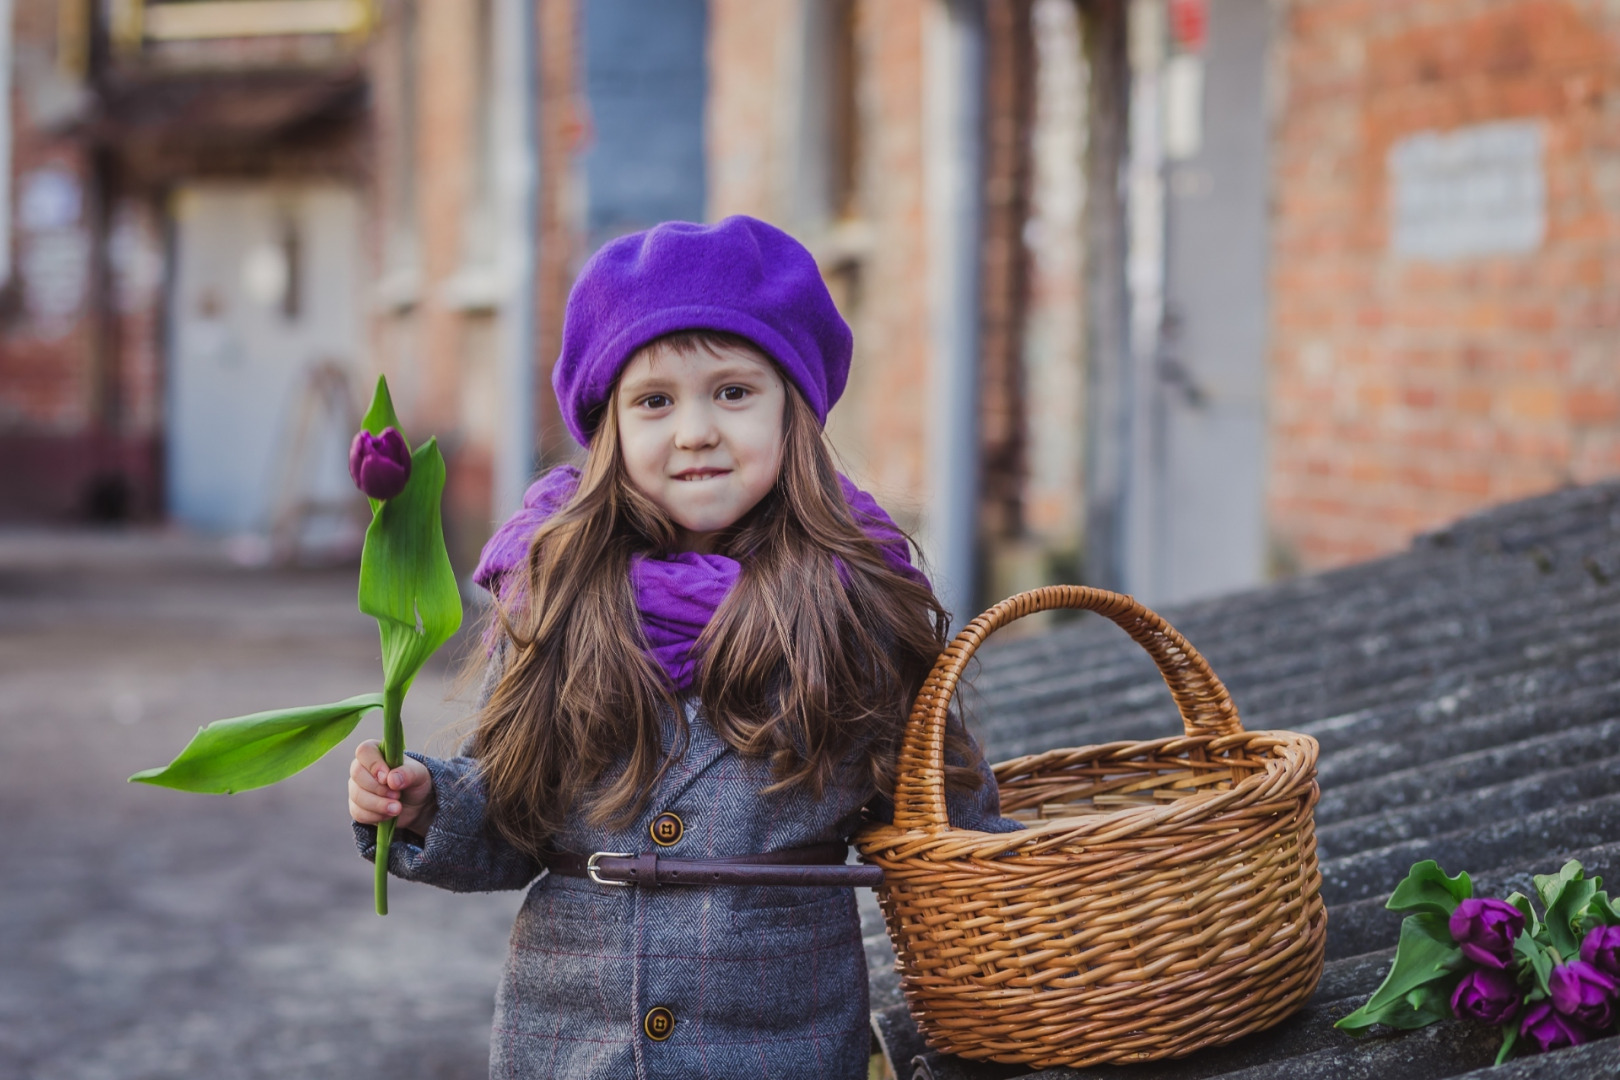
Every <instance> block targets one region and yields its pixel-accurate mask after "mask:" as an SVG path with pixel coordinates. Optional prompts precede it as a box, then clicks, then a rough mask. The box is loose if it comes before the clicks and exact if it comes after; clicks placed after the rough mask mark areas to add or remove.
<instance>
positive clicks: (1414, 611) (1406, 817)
mask: <svg viewBox="0 0 1620 1080" xmlns="http://www.w3.org/2000/svg"><path fill="white" fill-rule="evenodd" d="M1164 614H1165V615H1166V617H1167V618H1169V620H1170V621H1171V622H1172V623H1173V624H1174V625H1175V626H1176V627H1177V628H1178V629H1179V630H1181V631H1182V633H1184V634H1185V635H1186V637H1187V638H1188V640H1190V641H1191V642H1192V643H1193V644H1194V645H1196V646H1197V647H1198V648H1199V650H1200V651H1202V652H1203V653H1204V655H1205V656H1206V657H1208V658H1209V660H1210V663H1211V664H1212V665H1213V667H1214V668H1215V670H1216V672H1217V673H1219V674H1220V676H1221V677H1222V679H1223V680H1224V681H1225V682H1226V685H1227V686H1228V688H1229V689H1230V690H1231V692H1232V696H1233V699H1234V700H1235V701H1236V702H1237V705H1238V708H1239V710H1240V712H1241V713H1242V716H1243V718H1244V722H1245V724H1246V726H1248V727H1249V728H1251V729H1266V728H1283V729H1292V730H1296V731H1304V732H1307V733H1309V734H1311V735H1313V736H1315V737H1316V739H1317V740H1318V741H1319V742H1320V743H1321V747H1322V757H1321V760H1320V765H1319V770H1318V778H1319V780H1320V782H1321V786H1322V800H1321V802H1320V804H1319V805H1318V807H1317V811H1316V819H1317V825H1318V838H1319V841H1320V857H1321V860H1322V872H1323V879H1324V890H1323V891H1324V896H1325V897H1326V899H1327V901H1328V904H1329V909H1328V941H1327V955H1328V960H1329V963H1328V966H1327V969H1326V971H1325V972H1324V974H1323V978H1322V982H1321V983H1320V985H1319V987H1318V990H1317V993H1316V996H1315V997H1314V998H1313V999H1312V1000H1311V1002H1310V1003H1309V1004H1308V1005H1307V1006H1306V1007H1305V1008H1304V1009H1303V1010H1302V1011H1301V1012H1300V1013H1298V1014H1297V1015H1295V1016H1294V1017H1292V1018H1290V1019H1289V1020H1287V1021H1285V1022H1284V1023H1283V1024H1280V1025H1278V1026H1277V1027H1276V1028H1274V1029H1273V1030H1271V1031H1268V1032H1262V1033H1259V1034H1257V1035H1252V1036H1249V1037H1247V1038H1245V1039H1242V1040H1240V1041H1238V1042H1236V1043H1234V1044H1232V1045H1231V1046H1229V1047H1226V1048H1222V1049H1217V1050H1205V1051H1200V1052H1198V1053H1195V1054H1193V1055H1191V1056H1189V1057H1188V1058H1185V1059H1183V1060H1181V1061H1175V1062H1160V1063H1148V1064H1142V1065H1134V1066H1120V1067H1108V1068H1102V1069H1092V1070H1083V1071H1081V1072H1074V1071H1069V1070H1049V1071H1047V1072H1044V1073H1039V1074H1029V1073H1026V1072H1023V1071H1021V1070H1019V1069H1017V1068H1013V1069H1011V1070H1010V1071H1009V1070H1008V1069H1007V1067H1004V1066H994V1065H986V1064H980V1063H973V1062H966V1061H962V1060H959V1059H954V1058H950V1057H948V1056H946V1055H941V1054H937V1053H933V1052H926V1053H924V1054H922V1055H920V1056H918V1057H917V1058H915V1059H914V1069H915V1071H916V1075H917V1076H920V1077H928V1078H931V1080H982V1078H990V1077H1004V1076H1018V1075H1038V1076H1041V1077H1043V1078H1047V1080H1057V1078H1059V1077H1062V1078H1066V1080H1067V1078H1074V1077H1080V1076H1086V1077H1090V1076H1093V1075H1095V1076H1098V1077H1103V1076H1108V1077H1118V1078H1141V1080H1149V1078H1151V1080H1194V1078H1203V1077H1213V1076H1224V1077H1244V1078H1252V1080H1260V1078H1271V1077H1276V1078H1279V1080H1280V1078H1284V1077H1287V1078H1293V1077H1304V1076H1320V1077H1323V1078H1329V1077H1332V1078H1338V1077H1346V1078H1351V1077H1368V1078H1372V1077H1378V1078H1380V1080H1382V1078H1385V1077H1390V1078H1397V1077H1410V1078H1413V1080H1430V1078H1438V1077H1446V1076H1455V1075H1458V1074H1461V1073H1465V1072H1468V1071H1469V1070H1470V1069H1474V1068H1476V1067H1480V1066H1483V1065H1488V1064H1489V1062H1490V1061H1491V1060H1492V1058H1493V1057H1494V1055H1495V1051H1496V1035H1495V1033H1494V1032H1491V1031H1484V1030H1480V1029H1476V1028H1471V1027H1468V1026H1465V1025H1462V1024H1459V1023H1454V1022H1448V1023H1445V1024H1440V1025H1436V1026H1435V1027H1433V1028H1429V1029H1425V1030H1423V1031H1418V1032H1410V1033H1405V1034H1396V1033H1387V1032H1386V1033H1382V1034H1374V1035H1371V1036H1368V1037H1365V1038H1362V1039H1359V1040H1356V1039H1351V1038H1350V1037H1348V1036H1346V1035H1343V1034H1342V1033H1340V1032H1337V1031H1335V1030H1334V1029H1333V1028H1332V1026H1331V1024H1332V1022H1333V1020H1335V1019H1337V1018H1339V1017H1341V1016H1343V1015H1345V1014H1346V1013H1348V1012H1350V1011H1351V1010H1352V1009H1353V1008H1355V1007H1356V1006H1357V1005H1359V1004H1360V1003H1361V1002H1362V1001H1363V1000H1365V998H1366V996H1367V995H1368V994H1370V993H1371V992H1372V990H1373V989H1374V988H1375V987H1376V986H1377V984H1378V983H1379V982H1380V981H1381V980H1382V978H1383V975H1384V972H1385V971H1386V970H1387V967H1388V964H1389V961H1390V958H1391V956H1392V955H1393V952H1392V950H1393V947H1394V944H1395V940H1396V936H1397V934H1398V931H1399V924H1400V916H1398V915H1396V914H1394V913H1392V912H1390V911H1387V910H1385V908H1384V906H1383V905H1384V901H1385V899H1386V897H1387V896H1388V893H1389V890H1390V889H1391V888H1393V886H1394V885H1395V883H1396V882H1397V881H1399V880H1400V878H1401V877H1402V876H1404V875H1405V873H1406V870H1407V868H1408V867H1409V866H1410V865H1411V864H1412V863H1413V862H1416V861H1418V860H1420V859H1425V858H1434V859H1437V860H1438V861H1439V862H1440V864H1441V865H1442V866H1443V867H1445V868H1446V869H1447V870H1448V871H1449V872H1452V873H1455V872H1457V871H1458V870H1468V871H1469V872H1470V874H1471V875H1472V877H1473V879H1474V882H1475V888H1476V891H1477V893H1478V894H1479V895H1505V894H1506V893H1508V892H1510V891H1514V890H1519V891H1524V892H1529V891H1530V889H1531V881H1530V879H1531V876H1532V875H1533V874H1536V873H1547V872H1552V871H1555V870H1557V868H1558V867H1559V866H1560V865H1562V864H1563V862H1564V861H1565V860H1566V859H1568V858H1578V859H1580V860H1581V861H1582V863H1583V864H1584V865H1585V866H1586V867H1587V868H1588V870H1589V871H1590V872H1593V873H1596V874H1600V875H1603V876H1604V877H1606V878H1607V879H1608V881H1609V883H1610V884H1611V885H1616V884H1620V484H1615V483H1610V484H1602V485H1595V486H1592V487H1587V488H1573V489H1569V490H1566V491H1561V492H1558V493H1556V494H1553V495H1549V496H1546V497H1544V498H1539V499H1533V500H1528V501H1526V502H1522V503H1518V504H1514V505H1510V506H1505V507H1501V508H1498V509H1495V510H1491V511H1488V512H1486V513H1483V514H1480V515H1477V516H1475V517H1472V518H1469V519H1466V520H1464V521H1462V522H1459V523H1457V524H1456V525H1454V526H1452V527H1450V528H1448V529H1444V530H1441V531H1439V532H1437V533H1434V534H1432V535H1430V536H1427V537H1424V538H1422V539H1421V540H1420V541H1419V542H1418V543H1417V544H1416V545H1414V547H1413V549H1412V550H1411V551H1409V552H1406V553H1404V554H1401V555H1398V556H1394V557H1392V558H1387V559H1382V560H1379V561H1376V562H1371V563H1366V564H1363V565H1360V566H1355V567H1350V568H1347V569H1345V570H1342V571H1338V572H1335V573H1331V574H1322V575H1316V576H1312V577H1305V578H1299V579H1295V580H1292V581H1287V582H1282V583H1279V584H1277V585H1273V586H1271V587H1268V588H1264V589H1259V590H1255V591H1252V592H1248V593H1242V594H1238V595H1234V596H1228V597H1222V598H1219V599H1216V600H1211V601H1207V602H1203V603H1199V604H1193V605H1188V606H1186V607H1183V608H1180V609H1176V610H1170V611H1166V612H1165V613H1164ZM980 657H981V659H980V663H979V665H978V666H979V670H978V672H977V678H976V680H975V686H974V688H973V690H972V691H971V692H970V694H969V695H968V698H967V701H968V704H969V706H970V713H971V714H972V715H973V716H974V717H975V718H976V719H977V723H978V729H979V733H980V735H981V737H982V739H983V740H984V742H985V745H986V748H987V751H988V752H989V754H990V756H991V757H992V758H993V759H1000V758H1006V757H1011V756H1014V755H1018V754H1025V753H1034V752H1038V751H1041V750H1047V749H1051V748H1054V747H1060V746H1081V745H1086V744H1089V743H1101V742H1111V741H1114V740H1118V739H1147V738H1154V737H1158V736H1162V735H1168V734H1172V733H1174V732H1176V731H1177V730H1179V727H1180V723H1179V720H1178V718H1177V717H1176V715H1175V712H1174V709H1173V706H1172V705H1171V702H1170V698H1169V695H1168V693H1167V692H1166V691H1165V688H1164V685H1163V683H1162V682H1161V681H1160V680H1159V678H1158V675H1157V673H1156V672H1155V670H1154V669H1153V666H1152V664H1151V663H1150V662H1149V661H1148V660H1147V658H1146V656H1145V655H1144V654H1142V653H1141V651H1140V649H1139V648H1138V647H1137V646H1136V645H1135V644H1134V643H1132V642H1131V641H1130V640H1129V639H1128V638H1126V637H1125V635H1124V634H1122V633H1120V632H1119V631H1118V630H1117V629H1116V628H1115V627H1113V626H1112V625H1111V624H1108V623H1106V622H1104V621H1102V620H1101V619H1097V618H1093V617H1086V618H1082V619H1079V620H1076V621H1073V622H1070V623H1066V624H1063V625H1060V626H1058V627H1057V628H1055V629H1052V630H1050V631H1049V632H1046V633H1043V634H1041V635H1039V636H1034V637H1025V638H1023V639H1019V640H1003V639H1002V638H1001V636H999V635H998V637H997V638H995V639H992V640H991V642H990V643H989V644H988V645H987V646H986V647H985V649H984V650H982V652H981V654H980ZM872 951H873V952H874V954H875V953H877V952H879V951H880V950H877V949H875V948H874V949H873V950H872ZM886 960H887V958H885V961H886ZM885 977H887V978H891V979H892V976H885ZM874 1000H876V996H874ZM876 1026H877V1028H878V1030H879V1031H880V1033H882V1034H883V1037H885V1038H893V1039H895V1040H896V1049H899V1048H900V1047H901V1046H904V1047H909V1046H911V1045H913V1043H914V1040H915V1038H916V1037H917V1035H916V1030H915V1026H914V1025H913V1026H911V1027H910V1029H909V1030H908V1029H907V1028H906V1026H905V1025H904V1023H903V1008H902V1009H901V1010H897V1009H896V1007H895V1006H894V1005H892V1004H891V1005H888V1006H887V1011H886V1012H884V1013H883V1014H882V1022H881V1023H879V1024H877V1025H876ZM1617 1045H1620V1040H1616V1039H1613V1038H1610V1039H1607V1040H1604V1041H1601V1042H1599V1043H1596V1044H1593V1045H1592V1046H1591V1047H1586V1048H1581V1049H1580V1050H1578V1051H1572V1052H1565V1053H1564V1054H1561V1055H1551V1056H1549V1057H1547V1058H1545V1059H1538V1058H1527V1059H1522V1060H1521V1061H1519V1062H1517V1063H1511V1064H1510V1065H1509V1066H1507V1067H1505V1068H1504V1070H1503V1071H1502V1072H1500V1073H1493V1074H1492V1075H1500V1076H1502V1077H1504V1080H1514V1078H1515V1077H1518V1076H1520V1075H1521V1074H1522V1075H1523V1076H1524V1077H1526V1078H1529V1077H1537V1078H1539V1077H1542V1076H1548V1077H1551V1076H1559V1077H1564V1076H1569V1077H1583V1076H1598V1075H1603V1076H1612V1075H1614V1069H1615V1067H1614V1061H1615V1055H1616V1054H1617V1053H1620V1051H1616V1050H1615V1049H1614V1047H1615V1046H1617ZM1555 1062H1557V1063H1559V1064H1554V1063H1555ZM898 1075H901V1076H904V1075H905V1073H904V1072H903V1071H900V1072H899V1073H898Z"/></svg>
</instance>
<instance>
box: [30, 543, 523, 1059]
mask: <svg viewBox="0 0 1620 1080" xmlns="http://www.w3.org/2000/svg"><path fill="white" fill-rule="evenodd" d="M354 583H355V577H354V571H353V570H351V569H342V570H333V571H301V572H285V573H282V572H268V571H250V570H242V569H238V568H236V567H233V566H231V565H230V564H229V563H227V562H226V561H225V560H224V559H222V558H220V557H219V555H218V553H217V551H216V550H215V549H214V548H213V547H211V546H209V545H205V544H201V543H198V542H194V541H187V540H185V539H184V538H175V537H168V536H163V535H159V534H103V535H95V534H81V535H65V534H55V533H18V532H7V533H0V820H4V821H5V822H6V824H7V828H6V835H5V843H4V844H0V1077H4V1078H6V1080H11V1078H13V1077H15V1078H19V1080H22V1078H27V1080H158V1078H164V1080H168V1078H187V1080H190V1078H199V1077H208V1078H210V1080H227V1078H228V1080H260V1078H264V1080H269V1078H272V1077H274V1078H277V1080H284V1078H287V1077H299V1078H328V1077H330V1078H333V1080H338V1078H344V1080H347V1078H350V1077H354V1076H363V1075H373V1076H387V1077H389V1078H390V1080H407V1078H413V1080H414V1078H422V1080H427V1078H434V1080H449V1078H466V1080H473V1078H482V1077H483V1076H484V1075H485V1074H486V1071H487V1065H486V1062H487V1042H488V1028H489V1022H490V1016H491V1012H492V998H493V992H494V987H495V983H496V976H497V970H498V966H499V964H500V961H501V959H502V957H503V955H504V952H505V943H506V936H507V933H508V930H509V929H510V926H511V918H512V915H513V913H514V912H515V911H516V906H517V900H518V897H517V895H516V894H509V895H499V896H452V895H450V894H446V893H440V892H437V891H435V890H432V889H425V888H416V887H412V886H410V885H407V884H405V883H402V882H394V883H393V887H392V889H391V893H390V897H391V902H392V908H393V914H391V915H389V916H388V917H387V918H379V917H378V916H377V915H375V914H373V913H372V909H371V874H370V866H369V864H367V863H365V862H363V861H361V860H360V858H359V856H358V855H357V854H356V853H355V850H354V842H353V839H352V837H351V835H350V829H349V825H348V821H347V814H346V812H345V808H344V779H345V775H346V770H347V758H348V755H349V753H350V752H351V747H352V743H353V742H354V741H358V739H360V738H362V737H370V736H374V735H376V734H377V731H378V728H379V727H380V723H379V721H377V720H376V719H375V718H374V717H373V718H371V719H368V720H366V721H364V722H363V723H362V726H361V728H360V730H359V731H358V732H357V733H356V735H355V737H354V739H352V740H350V742H349V744H347V745H346V746H344V747H343V748H340V749H339V750H334V751H333V752H332V753H331V754H329V755H328V756H327V757H326V758H325V759H323V760H322V761H321V762H319V763H318V764H317V765H315V766H314V767H312V768H311V769H309V770H307V771H306V772H304V773H302V774H300V775H299V776H297V777H295V778H294V779H292V780H290V781H287V782H286V783H283V784H281V785H277V786H275V787H272V788H266V789H262V790H259V791H252V792H246V793H244V794H241V795H234V796H203V795H190V794H183V793H180V792H174V791H168V790H163V789H158V788H153V787H149V786H144V785H132V784H127V783H125V778H126V777H127V776H128V775H129V774H130V773H132V772H134V771H136V770H137V769H141V768H145V767H148V766H152V765H159V764H162V763H163V762H165V761H167V760H168V759H169V758H170V757H172V756H173V755H174V754H175V753H176V752H177V751H178V750H179V749H180V747H181V746H183V745H184V744H185V742H186V740H187V739H188V738H189V737H190V736H191V734H192V733H193V732H194V731H195V730H196V728H197V726H198V725H200V724H202V723H206V722H207V721H209V720H213V719H217V718H219V717H224V716H231V715H239V714H242V713H246V712H251V711H256V710H259V709H264V708H271V707H276V706H280V705H296V704H314V703H317V702H321V701H330V700H337V699H339V698H342V697H346V696H348V695H350V694H355V693H360V692H363V691H366V690H369V689H373V688H374V687H375V686H376V685H377V684H378V683H379V681H380V676H379V668H378V664H377V651H378V650H377V638H376V630H375V626H374V624H373V623H372V622H371V621H370V620H369V619H367V618H365V617H364V616H362V615H360V614H359V613H358V612H357V611H356V610H355V607H354ZM448 686H449V681H448V680H447V678H446V671H445V668H444V666H443V665H440V666H438V667H437V668H435V669H434V670H432V671H429V672H427V673H425V674H424V675H423V677H422V678H420V679H419V680H418V682H417V685H416V687H415V689H413V691H412V693H411V698H410V699H409V701H408V702H407V706H406V731H407V737H408V739H409V740H410V741H411V742H412V744H413V745H422V744H423V743H424V742H426V741H428V737H429V735H430V733H431V732H432V731H433V730H434V729H435V728H438V727H441V726H443V725H444V724H445V723H446V722H447V721H453V720H455V719H458V718H459V717H460V716H461V714H462V711H463V706H462V705H460V704H458V703H455V702H448V701H446V700H445V695H446V691H447V688H448ZM429 974H431V976H432V979H433V984H432V987H431V990H430V989H429V987H428V985H427V983H426V977H427V976H428V975H429Z"/></svg>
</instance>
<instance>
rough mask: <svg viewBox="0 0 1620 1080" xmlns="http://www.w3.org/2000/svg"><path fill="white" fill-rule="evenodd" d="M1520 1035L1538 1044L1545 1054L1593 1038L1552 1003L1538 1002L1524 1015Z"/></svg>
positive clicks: (1538, 1047)
mask: <svg viewBox="0 0 1620 1080" xmlns="http://www.w3.org/2000/svg"><path fill="white" fill-rule="evenodd" d="M1519 1034H1521V1035H1523V1036H1524V1037H1525V1038H1527V1039H1529V1040H1530V1041H1531V1042H1533V1043H1535V1044H1536V1047H1537V1049H1539V1050H1540V1051H1541V1052H1542V1053H1543V1054H1545V1053H1546V1052H1547V1051H1549V1050H1560V1049H1562V1048H1564V1047H1566V1046H1579V1045H1580V1044H1581V1043H1583V1042H1585V1041H1586V1040H1588V1039H1590V1038H1591V1037H1592V1036H1591V1034H1590V1033H1588V1032H1587V1030H1586V1029H1585V1028H1583V1027H1581V1025H1580V1024H1578V1023H1576V1022H1575V1021H1573V1020H1571V1019H1569V1018H1568V1017H1565V1016H1562V1015H1560V1014H1559V1013H1558V1012H1557V1011H1556V1010H1555V1009H1554V1008H1553V1007H1552V1003H1551V1002H1547V1001H1538V1002H1536V1003H1535V1004H1534V1005H1532V1006H1530V1009H1529V1011H1527V1012H1526V1013H1525V1014H1524V1023H1522V1024H1520V1025H1519Z"/></svg>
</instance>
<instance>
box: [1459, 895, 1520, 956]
mask: <svg viewBox="0 0 1620 1080" xmlns="http://www.w3.org/2000/svg"><path fill="white" fill-rule="evenodd" d="M1448 929H1449V930H1450V931H1451V936H1452V939H1453V940H1455V941H1456V942H1457V944H1458V945H1461V946H1462V951H1463V955H1464V956H1466V957H1468V959H1470V960H1472V961H1473V962H1474V963H1476V964H1482V965H1484V966H1485V967H1493V968H1505V967H1507V964H1508V961H1509V960H1511V959H1512V958H1513V940H1514V939H1515V938H1517V937H1518V936H1519V931H1521V930H1523V929H1524V912H1522V911H1520V910H1519V909H1518V908H1516V907H1514V906H1513V905H1512V904H1510V903H1508V902H1507V901H1506V900H1495V899H1485V900H1464V901H1463V902H1462V903H1460V904H1458V905H1457V910H1455V911H1453V912H1452V913H1451V922H1450V923H1449V925H1448Z"/></svg>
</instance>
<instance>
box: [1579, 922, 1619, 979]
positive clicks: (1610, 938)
mask: <svg viewBox="0 0 1620 1080" xmlns="http://www.w3.org/2000/svg"><path fill="white" fill-rule="evenodd" d="M1581 959H1582V960H1585V961H1586V962H1587V963H1588V964H1591V965H1592V966H1593V967H1595V968H1597V969H1598V970H1599V971H1601V972H1603V973H1604V974H1605V975H1609V976H1612V977H1614V978H1617V979H1620V926H1594V927H1592V929H1590V930H1588V931H1587V932H1586V940H1585V941H1582V942H1581Z"/></svg>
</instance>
